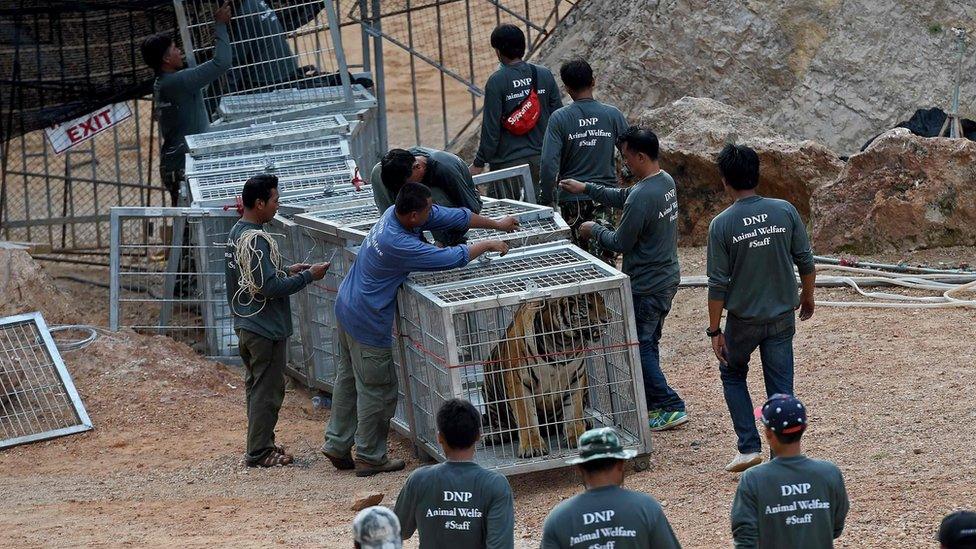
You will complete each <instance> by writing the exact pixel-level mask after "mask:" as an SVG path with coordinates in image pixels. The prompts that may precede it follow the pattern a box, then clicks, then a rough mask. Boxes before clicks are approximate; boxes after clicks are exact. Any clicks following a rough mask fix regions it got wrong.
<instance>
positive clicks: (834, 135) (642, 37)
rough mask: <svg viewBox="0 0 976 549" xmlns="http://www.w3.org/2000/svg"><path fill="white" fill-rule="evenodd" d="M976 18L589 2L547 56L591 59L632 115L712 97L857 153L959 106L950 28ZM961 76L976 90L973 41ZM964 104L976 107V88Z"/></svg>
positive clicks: (789, 6) (681, 2) (800, 7)
mask: <svg viewBox="0 0 976 549" xmlns="http://www.w3.org/2000/svg"><path fill="white" fill-rule="evenodd" d="M974 22H976V4H974V3H973V2H972V1H964V2H942V1H939V2H918V1H915V0H845V1H841V0H746V1H743V0H631V1H627V2H622V1H620V0H587V1H586V2H579V3H578V6H577V7H576V8H575V9H574V11H573V12H572V13H571V14H570V15H569V17H568V18H567V20H565V21H563V22H562V23H560V25H559V27H558V28H557V29H556V31H555V32H554V33H553V34H552V36H551V37H550V38H549V39H548V40H547V41H546V43H545V44H544V45H543V46H542V49H541V51H540V52H539V53H538V54H537V55H536V56H535V60H537V61H538V62H540V63H542V64H543V65H546V66H548V67H550V68H552V69H554V70H558V69H559V66H560V64H561V63H563V62H564V61H566V60H568V59H570V58H572V57H576V56H582V57H583V58H585V59H587V60H589V62H590V63H591V64H592V65H593V68H594V71H595V72H596V78H597V92H598V93H599V94H600V95H601V96H602V97H603V98H605V99H606V100H607V101H609V102H610V103H613V104H615V105H617V106H619V107H620V108H621V109H622V110H623V112H624V114H625V115H627V116H630V117H634V116H637V114H638V113H640V112H641V111H643V110H646V109H649V108H654V107H661V106H664V105H667V104H668V103H670V102H671V101H674V100H676V99H679V98H681V97H683V96H686V95H697V96H704V97H712V98H715V99H717V100H719V101H722V102H723V103H727V104H729V105H734V106H735V107H736V108H738V109H741V110H742V111H743V112H745V113H747V114H749V115H750V116H755V117H756V118H758V119H759V120H761V121H762V122H764V123H766V124H768V125H770V126H771V127H772V128H775V129H776V130H777V131H778V132H781V133H783V134H784V135H787V136H789V137H791V138H794V139H813V140H816V141H818V142H820V143H824V144H826V145H827V146H828V147H830V148H831V149H833V150H835V151H838V152H839V153H842V154H852V153H854V152H856V151H857V150H858V149H859V148H860V146H861V145H862V144H863V143H864V142H865V141H866V140H867V139H868V138H869V137H870V136H872V135H876V134H878V133H880V132H882V131H884V130H885V129H887V128H891V127H892V126H894V124H895V123H897V122H898V121H899V120H905V119H906V118H908V117H909V116H910V115H911V114H912V113H913V112H914V111H915V109H917V108H919V107H925V106H934V105H938V106H943V107H945V106H946V105H947V101H948V98H949V97H950V96H951V93H952V89H953V86H954V84H955V77H956V74H957V73H956V64H957V62H958V59H959V58H958V55H957V54H956V53H955V52H956V47H955V36H954V35H953V33H952V32H951V31H950V28H951V27H953V26H962V27H968V28H970V29H972V28H974V26H976V24H974ZM971 35H972V34H971ZM970 42H972V40H970ZM961 74H962V89H963V90H972V89H974V86H976V55H972V45H970V46H969V50H968V54H967V55H966V56H965V57H964V59H963V66H962V72H961ZM961 101H962V107H961V110H962V112H964V113H973V112H976V94H973V93H963V94H962V96H961Z"/></svg>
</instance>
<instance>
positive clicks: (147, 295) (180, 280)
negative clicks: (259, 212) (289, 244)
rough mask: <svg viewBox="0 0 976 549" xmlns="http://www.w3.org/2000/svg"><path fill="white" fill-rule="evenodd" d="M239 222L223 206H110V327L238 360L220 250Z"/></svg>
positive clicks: (235, 216) (221, 357) (235, 215)
mask: <svg viewBox="0 0 976 549" xmlns="http://www.w3.org/2000/svg"><path fill="white" fill-rule="evenodd" d="M237 219H238V215H237V212H235V211H225V210H223V209H221V208H212V209H207V208H112V212H111V225H110V226H111V243H112V245H111V256H110V275H111V276H110V278H111V280H110V290H109V300H110V308H109V311H110V312H109V325H110V327H111V329H113V330H118V329H120V328H131V329H133V330H136V331H138V332H142V333H159V334H165V335H168V336H170V337H172V338H174V339H176V340H178V341H182V342H184V343H186V344H187V345H189V346H191V347H193V348H194V349H196V350H197V351H198V352H201V353H203V354H205V355H207V356H211V357H215V358H219V359H223V360H230V361H233V360H236V357H237V356H238V354H237V336H236V334H235V333H234V329H233V319H232V317H231V315H230V309H229V305H228V303H227V289H226V281H225V274H224V250H225V243H226V242H227V235H228V233H229V232H230V229H231V228H232V227H233V226H234V224H235V223H236V222H237Z"/></svg>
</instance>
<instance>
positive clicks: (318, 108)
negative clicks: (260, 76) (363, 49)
mask: <svg viewBox="0 0 976 549" xmlns="http://www.w3.org/2000/svg"><path fill="white" fill-rule="evenodd" d="M352 96H353V103H354V104H353V106H352V109H355V108H364V107H375V106H376V98H375V97H373V94H371V93H370V92H369V91H368V90H367V89H366V88H364V87H363V86H362V85H361V84H353V86H352ZM349 110H351V108H350V106H349V104H348V103H347V102H346V95H345V90H344V89H343V88H342V87H341V86H328V87H322V88H308V89H304V90H299V89H295V88H289V89H283V90H273V91H268V92H262V93H254V94H249V95H231V96H228V97H223V98H221V100H220V104H219V107H218V108H217V112H218V113H219V114H220V122H221V123H222V124H223V123H226V122H232V121H235V120H241V119H246V118H253V117H259V116H261V115H266V114H267V115H271V114H274V115H280V114H281V113H283V112H285V111H295V112H298V111H304V112H305V113H307V114H319V115H321V114H328V113H331V112H347V111H349Z"/></svg>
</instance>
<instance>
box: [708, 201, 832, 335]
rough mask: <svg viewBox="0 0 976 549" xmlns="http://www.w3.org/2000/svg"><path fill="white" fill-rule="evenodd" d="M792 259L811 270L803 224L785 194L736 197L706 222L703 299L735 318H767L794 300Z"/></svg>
mask: <svg viewBox="0 0 976 549" xmlns="http://www.w3.org/2000/svg"><path fill="white" fill-rule="evenodd" d="M793 265H796V266H797V269H798V271H799V273H800V275H807V274H810V273H812V272H814V261H813V250H812V249H811V248H810V239H809V238H808V237H807V229H806V227H805V226H804V225H803V220H801V219H800V214H799V213H798V212H797V211H796V208H794V207H793V205H792V204H790V203H789V202H787V201H785V200H778V199H775V198H764V197H761V196H758V195H756V196H749V197H746V198H741V199H739V200H736V201H735V203H734V204H732V205H731V206H729V207H728V208H726V209H725V211H723V212H722V213H720V214H718V215H717V216H715V219H713V220H712V222H711V224H710V225H709V226H708V267H707V269H706V270H707V272H708V299H709V300H712V301H724V302H725V308H726V309H727V310H728V311H729V313H731V314H733V315H735V316H737V317H739V318H741V319H744V320H753V321H766V320H772V319H776V318H779V317H780V316H782V315H784V314H786V313H789V312H792V311H793V309H794V308H796V306H797V305H799V303H800V298H799V296H798V295H797V284H796V276H795V275H794V274H793Z"/></svg>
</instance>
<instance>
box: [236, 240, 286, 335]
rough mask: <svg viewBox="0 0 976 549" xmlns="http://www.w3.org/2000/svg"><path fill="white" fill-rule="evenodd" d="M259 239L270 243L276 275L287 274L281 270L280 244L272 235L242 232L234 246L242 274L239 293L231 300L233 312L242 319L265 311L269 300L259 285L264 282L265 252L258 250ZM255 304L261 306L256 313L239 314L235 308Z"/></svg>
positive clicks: (239, 281)
mask: <svg viewBox="0 0 976 549" xmlns="http://www.w3.org/2000/svg"><path fill="white" fill-rule="evenodd" d="M258 238H263V239H265V240H266V241H267V242H268V252H269V255H270V259H271V264H272V265H273V266H274V269H275V273H274V275H275V276H285V272H284V271H282V270H281V253H280V252H279V251H278V242H276V241H275V239H273V238H271V235H269V234H268V233H266V232H264V231H262V230H260V229H247V230H246V231H244V232H242V233H241V236H240V237H239V238H238V239H237V242H236V243H235V244H234V261H236V262H237V268H238V270H239V271H240V273H241V274H240V277H239V278H238V280H237V284H238V288H237V292H236V293H234V299H232V300H231V312H233V313H234V314H235V315H236V316H239V317H241V318H248V317H252V316H254V315H256V314H258V313H260V312H261V311H262V310H264V305H265V303H267V299H266V298H265V297H264V296H263V295H261V286H260V285H258V283H257V281H258V280H264V271H263V268H262V267H261V261H262V260H263V259H264V252H262V251H261V250H260V249H259V248H258V245H257V239H258ZM255 259H257V261H256V263H257V266H254V263H255V261H254V260H255ZM255 273H258V274H259V275H260V277H259V278H255V277H254V275H255ZM255 303H260V304H261V306H260V307H258V308H257V310H255V311H254V312H251V313H248V314H241V313H238V312H237V310H236V308H235V304H240V305H241V306H242V307H250V306H252V305H254V304H255Z"/></svg>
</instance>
